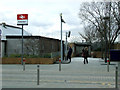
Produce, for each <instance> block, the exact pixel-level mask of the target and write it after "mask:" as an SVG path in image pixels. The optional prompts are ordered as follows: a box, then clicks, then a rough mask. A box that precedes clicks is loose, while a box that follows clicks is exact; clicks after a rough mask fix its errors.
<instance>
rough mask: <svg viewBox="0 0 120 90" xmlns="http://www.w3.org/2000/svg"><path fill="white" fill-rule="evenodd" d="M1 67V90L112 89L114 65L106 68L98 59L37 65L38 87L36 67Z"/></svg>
mask: <svg viewBox="0 0 120 90" xmlns="http://www.w3.org/2000/svg"><path fill="white" fill-rule="evenodd" d="M25 67H26V70H25V71H23V66H22V65H18V64H16V65H15V64H14V65H8V64H7V65H2V80H1V81H2V88H115V64H113V65H110V71H109V72H107V65H104V62H103V61H102V60H101V59H99V58H89V63H88V64H83V58H80V57H78V58H72V62H71V63H69V64H62V65H61V67H62V68H61V71H59V64H51V65H40V85H37V65H35V64H33V65H29V64H27V65H26V66H25Z"/></svg>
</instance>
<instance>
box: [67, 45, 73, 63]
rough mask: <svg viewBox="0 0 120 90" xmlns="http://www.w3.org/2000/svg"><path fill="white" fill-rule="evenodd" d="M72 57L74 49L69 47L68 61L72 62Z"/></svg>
mask: <svg viewBox="0 0 120 90" xmlns="http://www.w3.org/2000/svg"><path fill="white" fill-rule="evenodd" d="M71 55H72V48H71V46H69V51H68V54H67V60H68V59H69V60H70V61H69V62H71Z"/></svg>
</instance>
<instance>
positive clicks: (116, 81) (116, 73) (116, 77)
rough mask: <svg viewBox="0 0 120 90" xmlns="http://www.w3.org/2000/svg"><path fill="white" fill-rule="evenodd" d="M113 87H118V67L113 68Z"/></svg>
mask: <svg viewBox="0 0 120 90" xmlns="http://www.w3.org/2000/svg"><path fill="white" fill-rule="evenodd" d="M115 88H118V67H117V66H116V69H115Z"/></svg>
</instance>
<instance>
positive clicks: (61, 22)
mask: <svg viewBox="0 0 120 90" xmlns="http://www.w3.org/2000/svg"><path fill="white" fill-rule="evenodd" d="M60 20H61V61H63V46H62V45H63V44H62V22H63V23H65V21H64V20H63V19H62V13H60Z"/></svg>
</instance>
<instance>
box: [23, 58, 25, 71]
mask: <svg viewBox="0 0 120 90" xmlns="http://www.w3.org/2000/svg"><path fill="white" fill-rule="evenodd" d="M23 71H25V58H23Z"/></svg>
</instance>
